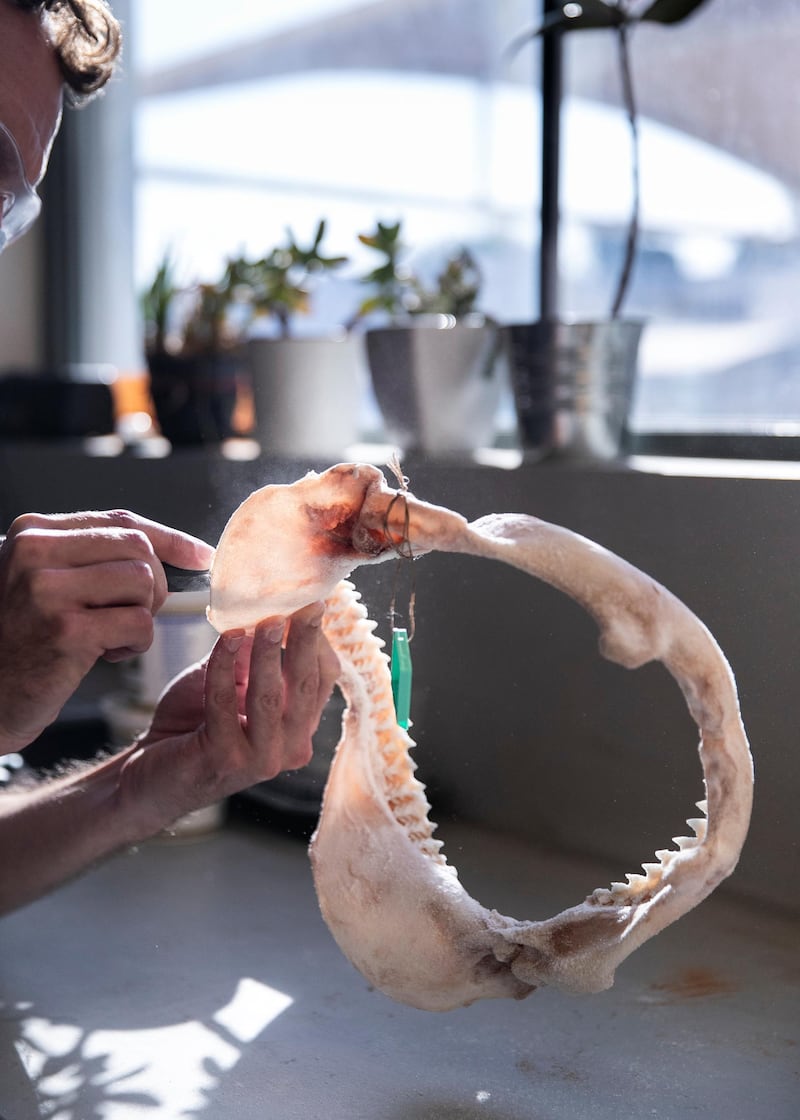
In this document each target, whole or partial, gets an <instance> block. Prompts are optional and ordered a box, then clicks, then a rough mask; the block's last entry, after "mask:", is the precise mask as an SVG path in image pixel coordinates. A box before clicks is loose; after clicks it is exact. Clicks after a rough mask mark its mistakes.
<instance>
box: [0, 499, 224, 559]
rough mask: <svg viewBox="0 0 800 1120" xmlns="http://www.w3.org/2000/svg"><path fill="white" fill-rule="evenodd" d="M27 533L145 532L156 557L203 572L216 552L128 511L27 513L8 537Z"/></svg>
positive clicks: (176, 530) (204, 544)
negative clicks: (102, 530) (66, 531)
mask: <svg viewBox="0 0 800 1120" xmlns="http://www.w3.org/2000/svg"><path fill="white" fill-rule="evenodd" d="M28 529H52V530H55V531H57V532H63V531H64V530H67V529H69V530H82V529H83V530H92V529H106V530H114V529H121V530H126V529H133V530H136V531H139V532H143V533H144V534H145V535H146V536H147V538H148V539H149V541H150V543H151V544H152V546H153V549H154V551H155V553H156V555H157V556H158V557H159V559H161V560H165V561H166V562H167V563H168V564H174V565H176V566H177V567H179V568H196V569H199V570H202V569H204V568H208V567H210V565H211V561H212V560H213V559H214V549H213V548H212V547H211V545H209V544H206V542H205V541H202V540H200V538H199V537H194V536H192V535H191V534H189V533H184V532H181V531H180V530H178V529H172V528H170V526H168V525H160V524H159V523H158V522H157V521H151V520H150V518H148V517H140V516H139V514H136V513H131V512H130V510H126V509H113V510H87V511H85V512H81V513H51V514H42V513H26V514H23V515H22V516H21V517H18V518H16V520H15V521H14V522H13V523H12V525H11V527H10V528H9V531H8V535H9V537H11V536H16V535H17V534H19V533H21V532H24V531H26V530H28Z"/></svg>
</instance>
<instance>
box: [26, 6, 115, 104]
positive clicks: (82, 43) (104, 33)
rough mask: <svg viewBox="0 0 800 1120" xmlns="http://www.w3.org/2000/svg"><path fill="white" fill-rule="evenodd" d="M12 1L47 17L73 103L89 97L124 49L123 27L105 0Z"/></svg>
mask: <svg viewBox="0 0 800 1120" xmlns="http://www.w3.org/2000/svg"><path fill="white" fill-rule="evenodd" d="M12 2H13V3H15V4H16V5H17V7H19V8H24V9H26V10H27V11H30V12H38V13H39V14H40V15H41V16H43V17H44V19H43V22H44V26H45V28H46V30H47V33H48V36H49V38H50V41H51V42H52V44H53V49H54V50H55V52H56V54H57V56H58V60H59V63H60V66H61V73H62V74H63V76H64V83H65V85H66V86H67V90H68V93H69V95H70V100H71V101H72V102H73V103H74V104H78V103H80V102H82V101H86V100H87V99H88V98H89V97H90V96H91V95H92V94H93V93H96V92H97V90H99V89H101V88H102V87H103V86H104V85H105V84H106V82H107V81H108V79H109V78H110V77H111V75H112V73H113V71H114V63H115V62H116V61H117V58H118V57H119V54H120V51H121V49H122V28H121V27H120V25H119V22H118V21H117V20H116V19H115V17H114V15H113V13H112V11H111V9H110V8H109V7H108V4H107V3H106V2H105V0H12Z"/></svg>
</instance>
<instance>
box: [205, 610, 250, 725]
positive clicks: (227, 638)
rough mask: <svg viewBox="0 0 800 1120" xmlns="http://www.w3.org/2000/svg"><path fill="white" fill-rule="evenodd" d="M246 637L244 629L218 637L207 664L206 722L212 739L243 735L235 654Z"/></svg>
mask: <svg viewBox="0 0 800 1120" xmlns="http://www.w3.org/2000/svg"><path fill="white" fill-rule="evenodd" d="M244 640H245V635H244V631H243V630H241V631H240V630H231V631H229V632H228V633H227V634H223V635H222V636H221V637H219V638H217V641H216V643H215V644H214V648H213V649H212V651H211V653H210V654H209V657H208V661H207V663H206V677H205V692H204V695H205V724H206V731H207V733H208V736H209V738H210V739H211V740H212V741H214V740H216V739H218V740H220V741H221V742H223V743H225V742H228V743H230V742H231V740H230V736H231V735H239V734H241V723H240V721H239V702H238V698H237V693H236V657H237V653H238V651H239V649H240V648H241V646H242V644H243V642H244Z"/></svg>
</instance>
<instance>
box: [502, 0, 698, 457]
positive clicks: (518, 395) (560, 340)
mask: <svg viewBox="0 0 800 1120" xmlns="http://www.w3.org/2000/svg"><path fill="white" fill-rule="evenodd" d="M705 2H706V0H652V2H651V3H650V4H649V5H647V6H646V7H645V8H644V9H642V6H641V4H639V5H638V6H637V14H634V13H633V4H632V3H630V2H628V0H608V2H606V0H581V3H579V4H576V3H565V2H562V0H545V2H544V19H543V21H542V23H541V25H539V26H538V27H534V28H531V29H529V30H527V31H525V32H523V33H522V34H521V35H519V36H518V37H517V38H516V39H515V40H514V42H513V43H512V44H511V47H510V49H509V50H510V53H515V52H516V51H517V50H518V49H519V47H520V46H522V45H523V44H524V43H527V42H529V41H530V40H532V39H536V38H540V39H541V40H542V149H541V180H542V199H541V236H540V262H539V263H540V267H539V291H540V307H539V319H538V321H536V322H532V323H519V324H510V325H508V326H507V327H506V328H504V331H503V333H504V336H505V339H506V343H507V353H508V360H509V367H510V372H511V382H512V389H513V393H514V400H515V404H516V411H517V419H518V425H519V431H520V439H521V442H522V445H523V448H524V450H525V451H526V452H527V453H528V454H532V455H534V456H537V457H541V456H543V455H547V454H559V455H562V456H570V457H576V458H599V459H608V458H613V457H614V456H616V455H617V454H619V452H620V450H621V447H622V444H623V442H624V437H625V432H626V423H627V417H628V413H629V408H630V401H631V397H632V394H633V387H634V383H635V375H636V364H637V356H638V347H639V340H640V337H641V332H642V327H643V324H642V323H641V322H640V321H637V320H632V319H625V318H623V316H622V310H623V306H624V302H625V298H626V295H627V292H628V288H629V285H630V280H631V276H632V273H633V267H634V263H635V258H636V250H637V241H638V233H639V148H638V120H637V110H636V104H635V98H634V91H633V82H632V77H631V70H630V64H629V54H628V40H629V34H630V31H631V29H632V28H633V27H634V26H635V24H637V23H639V22H642V21H650V22H655V23H662V24H673V23H678V22H680V21H681V20H683V19H686V18H687V17H688V16H690V15H691V14H692V13H693V12H694V11H695V10H696V9H697V8H699V7H700V6H701V5H702V4H703V3H705ZM603 28H608V29H610V30H612V31H613V32H614V33H615V34H616V36H617V41H618V57H619V66H620V77H621V84H622V91H623V99H624V104H625V111H626V115H627V118H628V122H629V125H630V132H631V147H632V159H631V179H632V187H633V190H632V205H631V211H630V215H629V220H628V229H627V236H626V243H625V252H624V258H623V263H622V267H621V269H620V274H619V277H618V280H617V283H616V286H615V290H614V294H613V297H612V299H611V306H610V310H609V315H608V317H607V318H606V319H602V320H596V321H587V320H570V319H567V318H565V317H563V316H562V315H561V314H560V308H559V306H558V215H559V156H560V102H561V50H562V36H563V35H564V34H566V33H568V32H574V31H580V30H598V29H603Z"/></svg>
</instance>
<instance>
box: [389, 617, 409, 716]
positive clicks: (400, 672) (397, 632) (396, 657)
mask: <svg viewBox="0 0 800 1120" xmlns="http://www.w3.org/2000/svg"><path fill="white" fill-rule="evenodd" d="M411 678H412V669H411V647H410V646H409V642H408V631H407V630H406V629H405V627H400V626H395V627H394V629H393V630H392V696H393V697H394V710H395V714H396V716H397V723H398V725H399V726H400V727H402V728H403V729H404V730H405V731H408V729H409V727H410V726H411Z"/></svg>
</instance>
